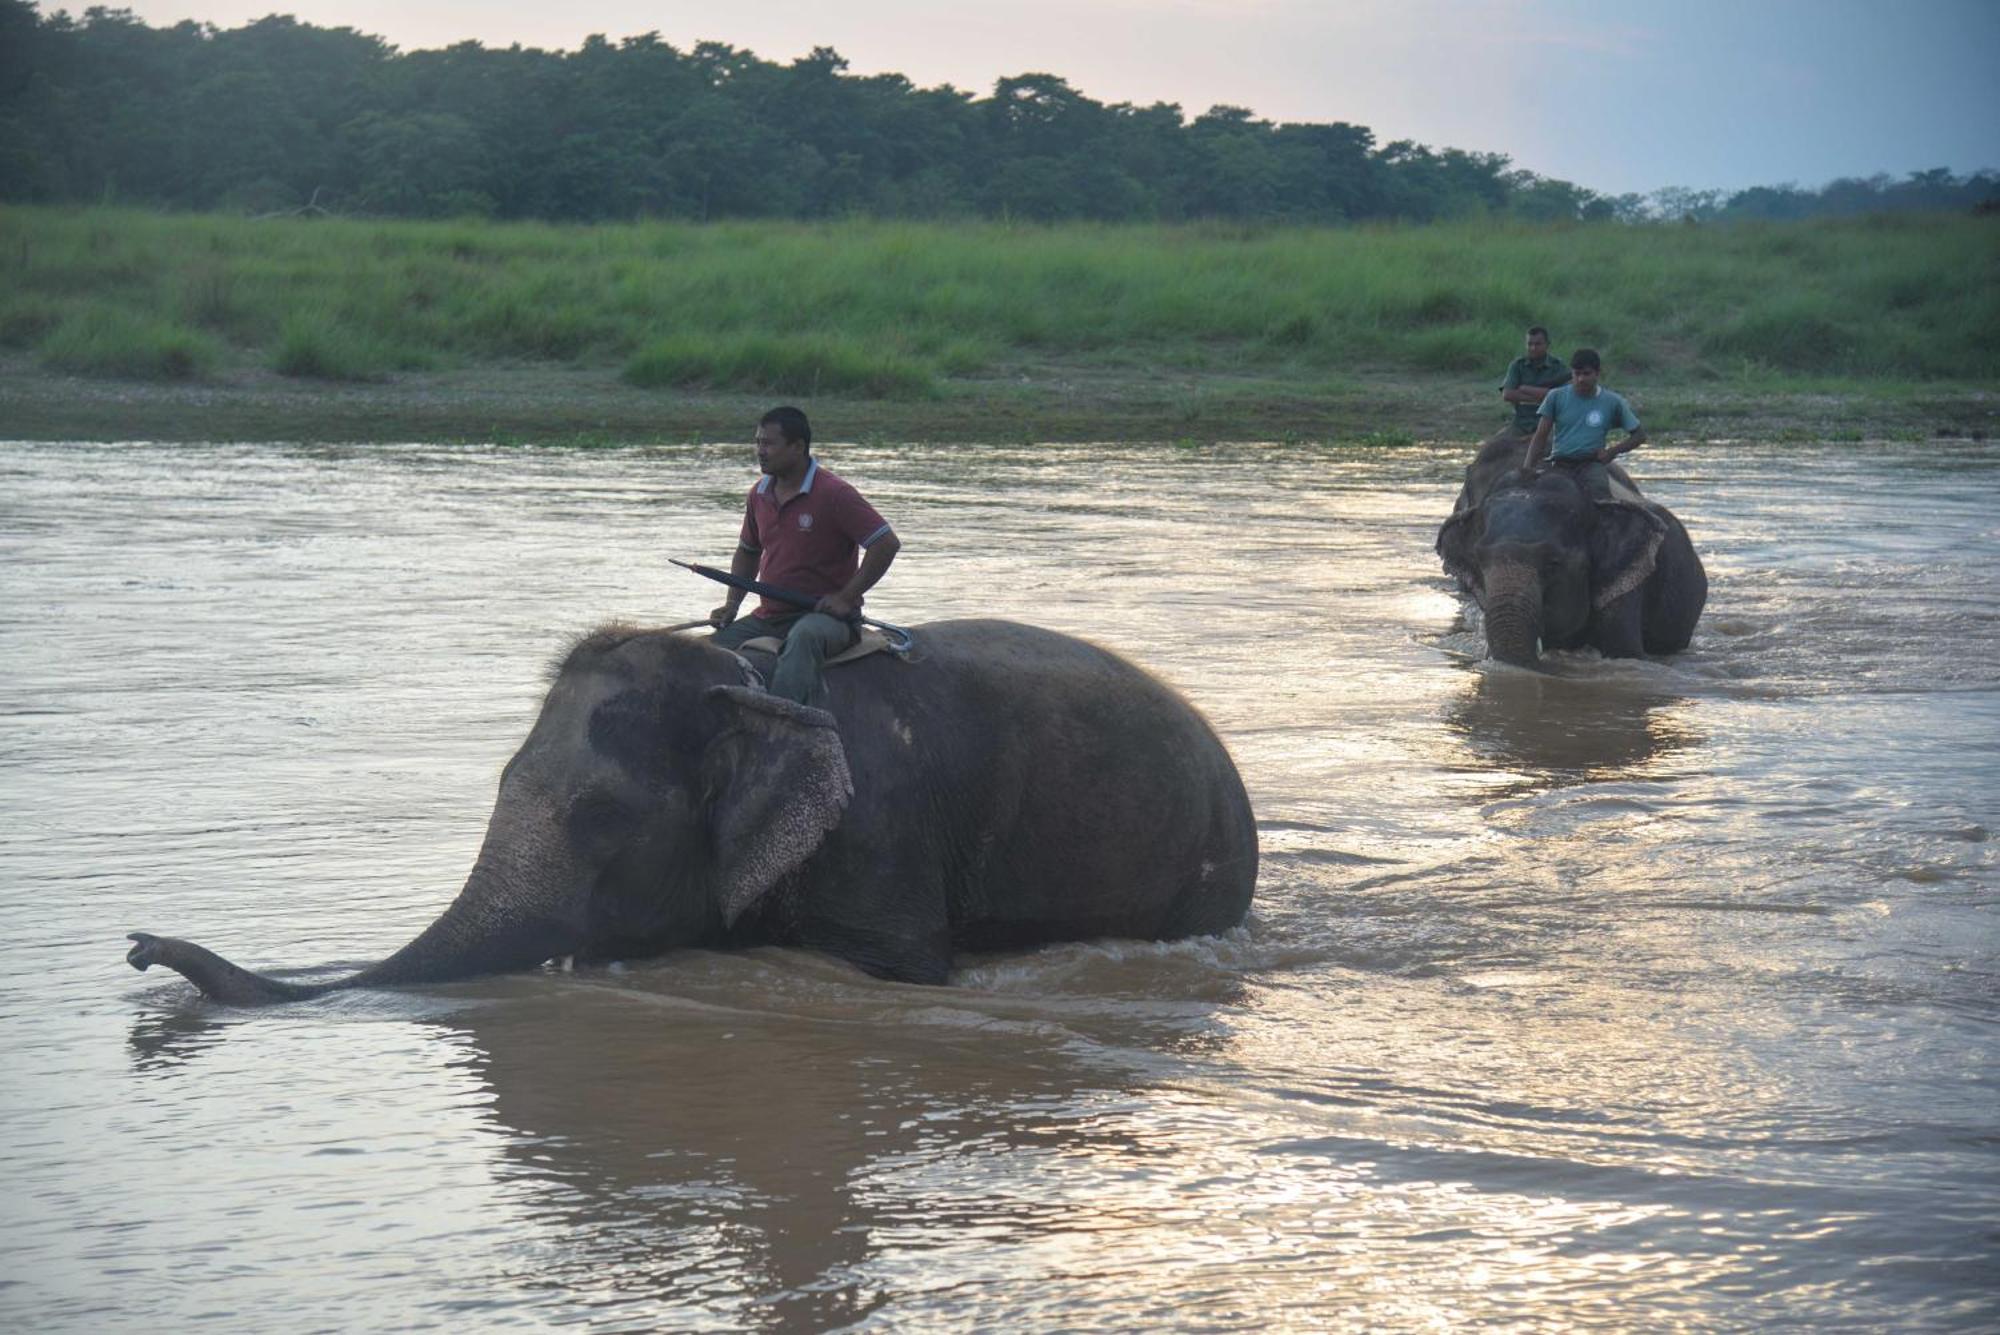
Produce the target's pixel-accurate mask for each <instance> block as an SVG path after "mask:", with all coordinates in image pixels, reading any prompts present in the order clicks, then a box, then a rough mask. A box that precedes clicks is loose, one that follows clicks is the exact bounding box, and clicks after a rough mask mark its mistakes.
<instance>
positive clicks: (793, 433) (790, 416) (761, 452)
mask: <svg viewBox="0 0 2000 1335" xmlns="http://www.w3.org/2000/svg"><path fill="white" fill-rule="evenodd" d="M812 443H813V431H812V423H810V422H808V421H807V420H806V415H805V414H804V413H802V412H800V411H799V410H798V409H797V408H791V407H786V408H773V409H771V411H770V412H768V413H765V414H764V416H763V417H762V418H760V419H759V420H758V422H757V466H758V467H759V468H761V469H762V470H764V471H765V472H766V473H769V474H771V475H772V476H774V477H781V476H783V475H784V474H786V473H788V472H790V471H791V470H792V469H793V468H794V467H796V466H797V465H798V464H801V463H804V462H805V461H806V460H807V459H810V458H811V457H812Z"/></svg>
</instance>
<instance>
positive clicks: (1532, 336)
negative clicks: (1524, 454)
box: [1500, 325, 1569, 437]
mask: <svg viewBox="0 0 2000 1335" xmlns="http://www.w3.org/2000/svg"><path fill="white" fill-rule="evenodd" d="M1568 383H1569V364H1568V363H1567V362H1565V361H1564V360H1563V359H1562V358H1560V357H1551V356H1550V355H1549V331H1548V330H1546V329H1544V328H1542V327H1541V326H1540V325H1536V326H1535V327H1534V328H1532V329H1530V330H1529V331H1528V355H1527V356H1525V357H1516V358H1515V359H1514V361H1513V363H1512V364H1511V365H1510V366H1508V368H1507V378H1506V379H1505V380H1502V381H1501V382H1500V397H1501V398H1502V399H1504V400H1506V401H1507V402H1508V403H1511V404H1513V405H1514V420H1513V421H1512V422H1510V423H1509V424H1508V426H1507V432H1511V433H1512V434H1513V435H1516V436H1524V437H1525V436H1532V435H1534V434H1535V414H1536V413H1538V412H1540V411H1541V407H1542V397H1543V396H1544V395H1545V394H1547V393H1548V392H1549V391H1550V390H1552V389H1555V388H1557V387H1558V386H1561V385H1567V384H1568ZM1507 432H1503V433H1501V434H1503V435H1504V434H1507Z"/></svg>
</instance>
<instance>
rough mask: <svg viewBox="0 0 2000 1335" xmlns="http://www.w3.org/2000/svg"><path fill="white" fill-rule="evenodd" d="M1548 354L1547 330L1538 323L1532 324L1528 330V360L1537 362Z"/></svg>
mask: <svg viewBox="0 0 2000 1335" xmlns="http://www.w3.org/2000/svg"><path fill="white" fill-rule="evenodd" d="M1548 355H1549V331H1548V330H1546V329H1544V328H1542V327H1541V326H1540V325H1534V326H1532V327H1531V328H1530V329H1529V330H1528V360H1529V361H1531V362H1538V361H1541V360H1542V359H1543V358H1544V357H1546V356H1548Z"/></svg>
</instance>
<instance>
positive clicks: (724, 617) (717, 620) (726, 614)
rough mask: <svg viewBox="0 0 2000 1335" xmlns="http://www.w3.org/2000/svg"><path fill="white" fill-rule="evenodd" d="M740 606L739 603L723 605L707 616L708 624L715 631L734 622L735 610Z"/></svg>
mask: <svg viewBox="0 0 2000 1335" xmlns="http://www.w3.org/2000/svg"><path fill="white" fill-rule="evenodd" d="M742 605H743V604H741V603H724V604H723V605H722V606H720V607H718V608H716V609H715V610H714V611H713V612H710V613H709V614H708V624H709V625H711V626H713V627H715V628H716V629H717V630H721V629H722V628H723V627H724V626H726V625H728V624H729V623H730V622H732V621H734V620H736V609H737V608H739V607H741V606H742Z"/></svg>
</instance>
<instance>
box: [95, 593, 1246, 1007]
mask: <svg viewBox="0 0 2000 1335" xmlns="http://www.w3.org/2000/svg"><path fill="white" fill-rule="evenodd" d="M916 644H917V649H916V651H915V652H914V653H912V654H911V655H910V657H909V660H908V661H904V660H902V659H898V658H896V657H892V656H890V655H885V654H877V655H874V656H871V657H867V658H863V659H860V660H858V661H856V662H854V663H851V664H848V665H846V666H843V667H839V668H835V669H833V670H832V671H830V672H829V673H828V674H827V690H828V695H829V699H828V708H827V709H826V710H821V709H814V708H810V707H807V706H803V705H796V704H793V703H792V702H791V701H788V700H783V699H779V698H778V697H776V696H772V695H769V694H767V693H765V692H764V691H762V690H761V689H758V687H757V686H756V685H754V684H750V682H749V681H748V678H749V676H750V675H751V668H750V664H749V660H748V659H746V658H744V657H740V656H738V655H736V654H733V653H730V652H728V651H726V650H723V649H720V648H717V647H716V646H714V645H713V644H710V643H708V641H707V638H706V637H704V636H690V635H687V634H682V633H676V632H674V631H669V630H642V629H635V628H632V627H625V626H612V627H606V628H603V629H600V630H598V631H595V632H593V633H591V634H590V635H588V636H586V637H584V638H582V639H581V640H579V641H578V642H577V643H576V644H575V645H574V647H573V648H572V649H571V650H570V651H569V652H568V654H567V656H566V657H565V658H564V660H563V661H562V663H561V665H560V667H559V668H558V669H557V670H556V672H555V675H554V679H553V683H552V684H551V686H550V688H549V691H548V694H547V697H546V698H545V700H544V701H543V704H542V708H541V712H540V715H539V716H538V718H537V719H536V722H535V724H534V726H533V728H532V729H531V730H530V731H529V733H528V736H527V739H526V741H525V742H524V743H523V744H522V746H521V748H520V750H519V751H518V752H517V753H516V754H515V755H514V757H513V758H512V759H511V760H509V761H508V762H507V765H506V767H505V769H504V770H503V771H502V773H501V776H500V788H499V794H498V797H497V799H496V801H495V805H494V810H493V814H492V817H491V819H490V820H489V822H488V825H487V830H486V835H485V838H484V840H483V842H482V844H481V847H480V851H479V854H478V856H477V858H476V859H475V860H474V864H473V867H472V869H471V871H470V873H469V874H468V876H467V879H466V882H465V886H464V888H463V889H462V890H461V891H460V893H459V895H458V897H457V899H456V900H454V901H453V902H452V903H451V904H450V905H449V906H448V907H447V908H446V909H445V910H444V912H443V913H442V914H441V915H440V916H439V917H438V918H437V919H436V920H435V921H434V922H432V923H431V925H430V926H429V927H427V928H426V929H425V930H424V931H423V932H421V933H420V934H419V935H418V936H417V937H416V938H415V939H413V940H412V941H410V942H409V943H408V944H407V945H405V946H403V947H402V948H401V949H400V950H398V951H396V952H395V953H394V954H393V955H390V956H389V957H388V958H386V959H384V960H381V961H380V962H378V963H376V964H374V965H373V966H371V967H368V968H366V969H363V970H362V971H361V972H359V973H356V974H353V975H351V976H349V977H346V978H341V979H336V980H333V981H330V982H324V983H300V982H291V981H285V980H280V979H276V978H270V977H266V976H264V975H260V974H256V973H252V972H250V971H248V970H246V969H242V968H239V967H238V966H236V965H234V964H231V963H229V962H228V961H227V960H224V959H222V958H221V957H220V956H218V955H216V954H214V953H213V952H211V951H209V950H206V949H204V948H203V947H201V946H198V945H195V944H193V943H191V942H188V941H181V940H176V939H173V938H168V937H160V936H154V935H152V934H150V933H145V932H135V933H132V934H131V938H130V939H131V940H133V941H134V942H135V943H136V944H135V945H134V946H133V947H132V949H131V950H130V952H129V954H128V956H127V958H128V959H129V961H130V962H131V963H132V965H133V966H134V967H135V968H138V969H141V970H144V969H146V968H147V967H149V966H151V965H153V964H162V965H165V966H167V967H169V968H171V969H174V970H176V971H178V972H179V973H181V974H182V975H183V976H185V977H186V978H187V979H188V980H189V981H191V982H193V983H194V984H195V986H196V987H198V988H199V989H200V990H201V991H202V992H203V993H204V994H206V995H207V996H208V997H210V998H211V999H214V1000H217V1001H221V1002H225V1003H230V1004H242V1005H252V1004H261V1003H266V1002H276V1001H286V1000H292V999H297V998H302V997H307V996H312V995H315V994H317V993H320V992H324V991H327V990H329V989H331V988H344V987H370V986H379V985H399V984H422V983H432V982H444V981H448V980H452V979H460V978H466V977H471V976H475V975H479V974H486V973H499V972H505V971H510V970H518V969H525V968H532V967H535V966H537V965H539V964H541V963H543V962H545V961H547V960H551V959H573V960H577V961H583V962H605V961H611V960H618V959H632V958H641V957H646V956H651V955H657V954H661V953H664V952H666V951H668V950H673V949H676V948H681V947H716V948H732V947H747V946H753V945H778V946H792V947H800V948H806V949H813V950H818V951H822V952H825V953H828V954H831V955H834V956H837V957H839V958H841V959H844V960H847V961H848V962H850V963H852V964H854V965H856V966H857V967H859V968H860V969H862V970H864V971H866V972H867V973H870V974H873V975H875V976H877V977H880V978H885V979H892V980H897V981H902V982H911V983H944V982H946V981H948V979H949V975H950V971H951V967H952V962H953V958H954V954H955V952H958V951H1000V950H1013V949H1021V948H1027V947H1032V946H1037V945H1042V944H1046V943H1051V942H1057V941H1071V940H1082V939H1088V938H1093V937H1104V936H1121V937H1134V938H1144V939H1157V940H1166V939H1173V938H1178V937H1185V936H1202V935H1212V934H1215V933H1220V932H1223V931H1226V930H1228V929H1229V928H1231V927H1233V926H1235V925H1236V924H1238V923H1240V922H1241V921H1242V920H1243V918H1244V915H1245V914H1246V913H1247V912H1248V910H1249V906H1250V901H1251V895H1252V892H1253V890H1254V887H1255V884H1256V877H1257V837H1256V826H1255V822H1254V819H1253V817H1252V814H1251V810H1250V801H1249V798H1248V796H1247V794H1246V793H1245V791H1244V788H1243V782H1242V779H1241V777H1240V776H1239V775H1238V773H1237V771H1236V767H1235V765H1234V763H1233V762H1232V761H1231V760H1230V758H1229V753H1228V751H1227V750H1226V749H1225V748H1224V746H1223V744H1222V742H1221V740H1220V739H1219V738H1218V737H1217V736H1216V734H1215V733H1214V731H1213V730H1212V729H1211V728H1210V727H1209V725H1208V723H1207V721H1206V720H1204V719H1203V718H1202V716H1201V715H1200V713H1198V712H1197V711H1196V710H1195V709H1194V707H1193V706H1191V705H1190V704H1188V703H1187V702H1186V701H1185V700H1183V699H1182V698H1181V697H1180V696H1179V695H1178V694H1176V693H1175V692H1174V691H1172V690H1171V689H1170V688H1168V687H1167V686H1165V685H1163V684H1162V683H1161V682H1159V681H1158V680H1157V679H1155V678H1154V677H1152V676H1151V675H1149V674H1148V673H1146V672H1144V671H1143V670H1141V669H1139V668H1137V667H1135V666H1133V665H1132V664H1130V663H1128V662H1126V661H1124V660H1123V659H1121V658H1119V657H1117V656H1116V655H1114V654H1112V653H1111V652H1109V651H1107V650H1105V649H1102V648H1099V647H1097V646H1096V645H1093V644H1090V643H1087V642H1085V641H1083V640H1079V639H1074V638H1071V637H1069V636H1066V635H1061V634H1058V633H1056V632H1053V631H1048V630H1042V629H1038V628H1036V627H1033V626H1028V625H1023V624H1020V623H1016V622H1008V621H999V620H960V621H943V622H937V623H933V624H931V625H927V626H922V627H918V628H917V629H916ZM836 720H838V721H837V722H836Z"/></svg>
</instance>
